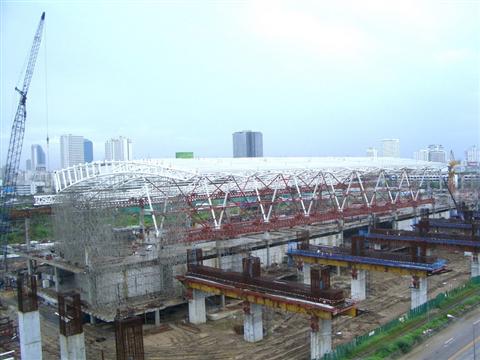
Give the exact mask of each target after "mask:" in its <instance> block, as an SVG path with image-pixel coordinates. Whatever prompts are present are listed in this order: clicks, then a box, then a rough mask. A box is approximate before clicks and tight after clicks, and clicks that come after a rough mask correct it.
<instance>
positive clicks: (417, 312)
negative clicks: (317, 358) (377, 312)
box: [323, 276, 480, 360]
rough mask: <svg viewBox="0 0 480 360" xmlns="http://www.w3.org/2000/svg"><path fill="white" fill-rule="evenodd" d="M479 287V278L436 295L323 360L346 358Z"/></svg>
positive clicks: (356, 338) (334, 351)
mask: <svg viewBox="0 0 480 360" xmlns="http://www.w3.org/2000/svg"><path fill="white" fill-rule="evenodd" d="M478 285H480V276H477V277H474V278H471V279H470V280H469V281H467V282H466V283H465V284H463V285H462V286H459V287H457V288H455V289H452V290H450V291H447V292H445V293H441V294H438V295H437V296H436V297H435V298H434V299H431V300H429V301H427V302H426V303H425V304H422V305H420V306H418V307H416V308H415V309H412V310H410V311H409V312H408V313H406V314H405V315H403V316H401V317H399V318H397V319H393V320H391V321H390V322H388V323H386V324H384V325H382V326H380V327H378V328H376V329H375V330H372V331H370V332H369V333H367V334H364V335H360V336H357V337H355V339H353V340H352V341H350V342H348V343H345V344H341V345H339V346H337V347H336V348H335V349H334V350H333V351H332V352H330V353H328V354H325V355H324V356H323V360H341V359H344V358H345V357H347V356H348V355H350V354H352V353H353V351H354V350H355V349H356V348H357V347H359V346H360V345H361V344H363V343H364V342H365V341H367V340H369V339H373V338H374V337H375V336H378V335H380V334H382V333H384V332H386V331H388V330H390V329H392V328H393V327H395V326H397V325H399V324H400V323H404V322H405V321H407V320H412V319H414V318H416V317H418V316H421V315H424V314H425V313H426V312H427V310H432V309H435V308H441V307H442V305H443V304H444V303H445V302H447V300H448V299H449V298H451V297H453V296H455V295H457V294H458V293H460V292H461V291H462V290H464V289H465V288H466V287H470V286H478Z"/></svg>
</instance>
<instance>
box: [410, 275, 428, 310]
mask: <svg viewBox="0 0 480 360" xmlns="http://www.w3.org/2000/svg"><path fill="white" fill-rule="evenodd" d="M411 293H412V302H411V304H410V309H415V308H416V307H418V306H420V305H422V304H425V303H426V302H427V300H428V295H427V278H417V280H416V279H415V278H413V279H412V288H411Z"/></svg>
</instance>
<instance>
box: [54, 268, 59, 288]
mask: <svg viewBox="0 0 480 360" xmlns="http://www.w3.org/2000/svg"><path fill="white" fill-rule="evenodd" d="M53 271H54V276H55V291H56V292H57V293H58V292H59V291H60V275H59V271H58V268H57V267H54V268H53Z"/></svg>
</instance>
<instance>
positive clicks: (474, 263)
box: [470, 253, 480, 278]
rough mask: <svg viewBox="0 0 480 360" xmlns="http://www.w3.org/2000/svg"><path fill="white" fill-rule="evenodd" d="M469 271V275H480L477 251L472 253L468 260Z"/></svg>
mask: <svg viewBox="0 0 480 360" xmlns="http://www.w3.org/2000/svg"><path fill="white" fill-rule="evenodd" d="M470 266H471V268H470V269H471V273H470V277H472V278H473V277H476V276H480V262H479V261H478V253H472V258H471V260H470Z"/></svg>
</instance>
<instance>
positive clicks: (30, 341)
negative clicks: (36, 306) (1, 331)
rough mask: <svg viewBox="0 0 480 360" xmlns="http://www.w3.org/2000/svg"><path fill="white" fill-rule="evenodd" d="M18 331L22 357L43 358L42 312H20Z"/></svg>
mask: <svg viewBox="0 0 480 360" xmlns="http://www.w3.org/2000/svg"><path fill="white" fill-rule="evenodd" d="M18 332H19V335H20V351H21V353H22V359H39V360H41V359H42V337H41V332H40V312H39V311H29V312H26V313H23V312H21V311H19V312H18Z"/></svg>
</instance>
